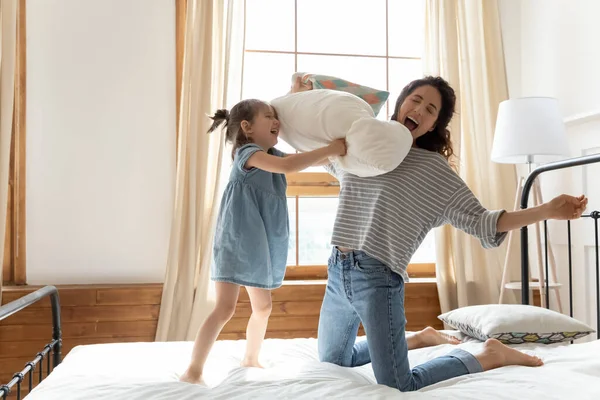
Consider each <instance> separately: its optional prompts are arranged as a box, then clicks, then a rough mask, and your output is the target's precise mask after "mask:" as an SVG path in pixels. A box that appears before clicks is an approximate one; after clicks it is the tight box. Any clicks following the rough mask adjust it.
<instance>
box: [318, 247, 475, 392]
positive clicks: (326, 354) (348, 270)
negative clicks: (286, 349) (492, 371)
mask: <svg viewBox="0 0 600 400" xmlns="http://www.w3.org/2000/svg"><path fill="white" fill-rule="evenodd" d="M328 274H329V276H328V279H327V290H326V292H325V298H324V299H323V305H322V307H321V316H320V318H319V336H318V346H319V358H320V360H321V361H324V362H330V363H333V364H337V365H341V366H344V367H355V366H360V365H364V364H367V363H369V362H371V363H372V366H373V371H374V373H375V378H376V379H377V382H378V383H380V384H383V385H387V386H391V387H394V388H397V389H398V390H400V391H403V392H405V391H412V390H419V389H421V388H423V387H425V386H428V385H431V384H434V383H437V382H440V381H443V380H446V379H450V378H454V377H457V376H460V375H465V374H469V373H475V372H481V371H482V368H481V365H480V364H479V362H478V361H477V359H476V358H475V357H474V356H473V355H471V354H470V353H468V352H466V351H464V350H460V349H456V350H454V351H452V352H451V353H449V354H448V355H446V356H443V357H439V358H436V359H434V360H431V361H429V362H427V363H424V364H422V365H419V366H417V367H415V368H413V369H412V370H411V369H410V366H409V362H408V345H407V342H406V337H405V327H406V318H405V315H404V281H403V279H402V277H400V275H398V274H396V273H394V272H392V271H391V270H390V269H389V268H388V267H387V266H385V265H383V264H382V263H381V262H379V261H378V260H376V259H374V258H372V257H370V256H368V255H367V254H366V253H364V252H362V251H353V252H350V253H341V252H340V251H338V250H337V249H336V248H334V249H333V252H332V255H331V258H330V259H329V266H328ZM360 322H362V324H363V326H364V328H365V333H366V336H367V340H366V341H362V342H358V343H355V340H356V335H357V333H358V326H359V323H360Z"/></svg>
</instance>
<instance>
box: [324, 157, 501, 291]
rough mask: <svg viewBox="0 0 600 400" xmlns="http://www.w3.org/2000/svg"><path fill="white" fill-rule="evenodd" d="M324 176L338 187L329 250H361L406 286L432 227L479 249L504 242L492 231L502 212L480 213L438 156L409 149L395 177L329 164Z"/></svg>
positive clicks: (467, 191) (460, 182) (484, 211)
mask: <svg viewBox="0 0 600 400" xmlns="http://www.w3.org/2000/svg"><path fill="white" fill-rule="evenodd" d="M327 170H328V171H329V172H330V173H331V174H332V175H334V176H335V177H336V178H337V179H338V180H339V181H340V186H341V188H340V196H339V207H338V211H337V216H336V220H335V225H334V229H333V236H332V241H331V243H332V245H334V246H340V247H346V248H351V249H354V250H362V251H364V252H366V253H367V254H369V255H370V256H371V257H374V258H376V259H378V260H379V261H381V262H382V263H384V264H385V265H387V266H388V267H390V268H391V269H392V270H393V271H394V272H396V273H398V274H399V275H401V276H402V277H403V278H404V280H405V281H408V274H407V272H406V269H407V267H408V264H409V262H410V259H411V257H412V255H413V254H414V253H415V252H416V251H417V249H418V248H419V245H420V244H421V242H422V241H423V239H425V236H426V235H427V233H428V232H429V231H430V230H431V229H432V228H434V227H437V226H441V225H444V224H448V223H449V224H452V225H453V226H455V227H456V228H458V229H461V230H463V231H465V232H466V233H468V234H470V235H473V236H475V237H477V238H478V239H479V240H480V241H481V244H482V245H483V247H484V248H492V247H497V246H499V245H500V244H501V243H502V241H503V240H504V238H505V237H506V233H498V232H497V231H496V225H497V221H498V218H499V217H500V215H501V214H502V213H503V212H504V210H498V211H488V210H487V209H485V208H484V207H483V206H482V205H481V203H480V202H479V200H477V198H476V197H475V196H474V195H473V193H472V192H471V190H470V189H469V188H468V187H467V185H466V184H465V183H464V181H463V180H462V179H460V177H459V176H458V175H457V174H456V173H455V172H454V171H453V170H452V168H451V167H450V165H449V164H448V162H447V161H446V159H445V158H444V157H442V156H441V155H440V154H437V153H434V152H431V151H428V150H423V149H419V148H412V149H411V151H410V152H409V153H408V155H407V157H406V158H405V159H404V161H403V162H402V163H401V164H400V165H399V166H398V168H396V169H395V170H394V171H392V172H389V173H387V174H383V175H379V176H375V177H368V178H360V177H358V176H355V175H352V174H348V173H346V172H344V171H342V170H341V169H339V168H336V167H335V165H333V164H332V165H329V166H327Z"/></svg>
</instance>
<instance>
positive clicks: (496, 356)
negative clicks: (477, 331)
mask: <svg viewBox="0 0 600 400" xmlns="http://www.w3.org/2000/svg"><path fill="white" fill-rule="evenodd" d="M475 358H477V360H478V361H479V363H480V364H481V366H482V367H483V370H484V371H488V370H490V369H494V368H500V367H506V366H509V365H523V366H525V367H539V366H542V365H544V362H543V361H542V360H541V359H540V358H539V357H536V356H530V355H528V354H525V353H522V352H520V351H519V350H516V349H513V348H511V347H508V346H506V345H504V344H502V343H500V342H499V341H498V340H496V339H488V340H486V342H485V344H484V347H483V351H482V352H481V353H480V354H478V355H476V356H475Z"/></svg>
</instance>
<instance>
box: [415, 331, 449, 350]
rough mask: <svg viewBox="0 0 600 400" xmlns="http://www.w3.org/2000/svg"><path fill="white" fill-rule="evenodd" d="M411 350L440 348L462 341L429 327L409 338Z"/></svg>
mask: <svg viewBox="0 0 600 400" xmlns="http://www.w3.org/2000/svg"><path fill="white" fill-rule="evenodd" d="M407 340H408V347H409V349H410V350H414V349H420V348H422V347H430V346H438V345H440V344H459V343H460V340H458V339H457V338H455V337H454V336H451V335H447V334H445V333H442V332H440V331H437V330H435V329H433V328H432V327H430V326H428V327H427V328H425V329H423V330H422V331H419V332H416V333H415V334H414V335H413V336H412V337H409V338H407Z"/></svg>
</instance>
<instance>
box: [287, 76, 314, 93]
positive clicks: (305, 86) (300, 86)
mask: <svg viewBox="0 0 600 400" xmlns="http://www.w3.org/2000/svg"><path fill="white" fill-rule="evenodd" d="M312 88H313V85H312V82H311V81H308V82H306V83H304V82H302V77H301V76H297V77H296V80H295V81H294V84H293V85H292V88H291V89H290V92H291V93H298V92H306V91H308V90H312Z"/></svg>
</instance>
